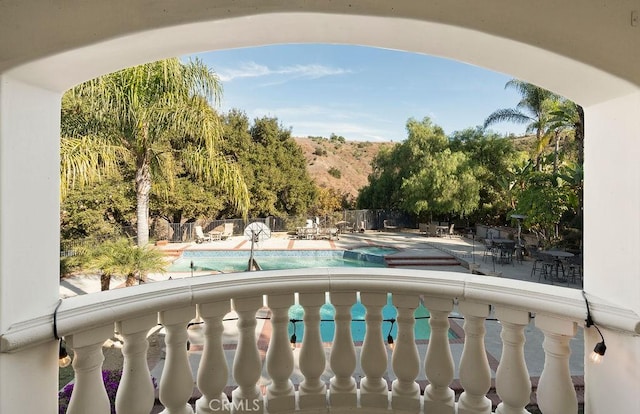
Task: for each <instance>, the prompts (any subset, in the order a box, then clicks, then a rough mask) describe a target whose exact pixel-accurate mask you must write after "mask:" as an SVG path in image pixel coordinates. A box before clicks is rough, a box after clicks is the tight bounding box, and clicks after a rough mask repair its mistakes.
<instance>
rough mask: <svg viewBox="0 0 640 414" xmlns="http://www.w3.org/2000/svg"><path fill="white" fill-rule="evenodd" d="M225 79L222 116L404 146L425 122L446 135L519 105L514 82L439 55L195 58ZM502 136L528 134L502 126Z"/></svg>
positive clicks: (273, 50)
mask: <svg viewBox="0 0 640 414" xmlns="http://www.w3.org/2000/svg"><path fill="white" fill-rule="evenodd" d="M192 56H198V57H199V58H201V59H202V60H203V61H204V62H205V63H206V64H207V65H208V66H210V67H211V68H212V69H213V70H214V71H215V72H216V73H217V74H218V75H219V77H220V79H221V81H222V84H223V87H224V95H223V97H222V103H221V107H220V110H221V111H223V112H227V111H228V110H229V109H232V108H238V109H241V110H243V111H244V112H245V113H246V114H247V115H248V117H249V119H251V120H253V119H254V118H257V117H262V116H271V117H277V118H278V120H279V121H280V123H281V124H282V125H283V126H284V127H285V128H291V130H292V135H293V136H296V137H306V136H308V135H312V136H324V137H329V135H330V134H331V133H335V134H337V135H342V136H344V137H345V138H346V139H347V140H366V141H402V140H403V139H405V138H406V130H405V125H406V121H407V119H409V118H411V117H413V118H416V119H422V118H424V117H425V116H428V117H430V118H431V120H432V121H433V122H434V123H436V124H437V125H439V126H441V127H442V128H443V129H444V130H445V132H446V133H447V134H450V133H451V132H453V131H458V130H462V129H465V128H468V127H475V126H477V125H481V124H482V123H483V122H484V119H485V118H486V117H487V116H488V115H489V114H490V113H491V112H493V111H494V110H496V109H499V108H512V107H515V105H516V104H517V103H518V101H519V98H520V97H519V95H518V94H517V93H516V92H514V91H513V90H510V89H508V90H505V89H504V85H505V83H506V82H507V81H508V80H509V79H511V76H508V75H504V74H500V73H497V72H493V71H489V70H485V69H482V68H479V67H476V66H471V65H468V64H465V63H461V62H456V61H452V60H447V59H442V58H437V57H434V56H427V55H419V54H415V53H407V52H400V51H394V50H387V49H376V48H368V47H360V46H344V45H324V44H323V45H320V44H304V45H298V44H295V45H292V44H289V45H279V46H263V47H254V48H242V49H230V50H223V51H215V52H204V53H199V54H197V55H192ZM184 58H188V57H184ZM491 129H492V130H493V131H496V132H499V133H511V132H513V133H515V134H521V133H523V132H524V127H523V126H522V125H516V124H510V123H501V124H496V125H495V126H493V127H492V128H491Z"/></svg>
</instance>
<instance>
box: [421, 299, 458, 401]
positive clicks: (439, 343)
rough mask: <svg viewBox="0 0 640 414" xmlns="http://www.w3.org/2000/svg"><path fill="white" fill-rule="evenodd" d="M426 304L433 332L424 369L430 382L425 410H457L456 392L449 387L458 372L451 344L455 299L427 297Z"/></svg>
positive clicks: (426, 389) (425, 398)
mask: <svg viewBox="0 0 640 414" xmlns="http://www.w3.org/2000/svg"><path fill="white" fill-rule="evenodd" d="M424 305H425V306H426V307H427V309H429V314H430V315H431V317H430V318H429V326H431V336H430V338H429V345H428V347H427V354H426V356H425V362H424V371H425V374H426V376H427V379H428V380H429V383H430V384H429V385H427V387H426V388H425V390H424V411H425V412H427V413H434V414H453V413H454V412H455V404H456V403H455V393H454V392H453V390H452V389H451V388H450V387H449V384H451V381H453V375H454V367H453V357H452V356H451V348H450V347H449V313H451V311H452V310H453V299H440V298H432V297H425V298H424Z"/></svg>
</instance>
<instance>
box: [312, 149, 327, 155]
mask: <svg viewBox="0 0 640 414" xmlns="http://www.w3.org/2000/svg"><path fill="white" fill-rule="evenodd" d="M313 154H314V155H318V156H320V157H322V156H323V155H327V150H326V149H324V148H322V147H316V150H315V151H313Z"/></svg>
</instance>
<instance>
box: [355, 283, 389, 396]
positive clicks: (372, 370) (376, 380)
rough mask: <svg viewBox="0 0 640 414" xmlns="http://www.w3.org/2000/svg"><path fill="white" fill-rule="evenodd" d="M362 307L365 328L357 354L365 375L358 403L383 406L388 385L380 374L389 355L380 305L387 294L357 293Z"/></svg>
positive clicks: (387, 394) (385, 301) (384, 370)
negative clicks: (364, 311)
mask: <svg viewBox="0 0 640 414" xmlns="http://www.w3.org/2000/svg"><path fill="white" fill-rule="evenodd" d="M360 302H361V303H362V304H363V305H364V306H365V308H366V310H367V313H366V315H365V320H366V325H367V326H366V331H365V334H364V343H363V344H362V352H361V353H360V365H361V366H362V370H363V371H364V373H365V377H364V378H362V380H361V381H360V404H361V405H362V407H363V408H386V407H388V405H389V385H388V384H387V381H386V380H385V379H384V378H383V377H382V376H383V375H384V373H385V372H386V371H387V363H388V360H389V356H388V355H387V349H386V347H385V345H384V339H385V338H384V337H383V336H382V308H383V307H384V306H385V305H386V304H387V294H386V293H369V292H361V293H360Z"/></svg>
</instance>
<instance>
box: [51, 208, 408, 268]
mask: <svg viewBox="0 0 640 414" xmlns="http://www.w3.org/2000/svg"><path fill="white" fill-rule="evenodd" d="M307 220H313V221H318V222H319V223H320V225H321V226H323V227H329V226H334V225H335V224H336V223H338V222H340V221H342V222H344V223H345V224H346V225H347V226H349V227H351V228H353V229H357V230H360V229H364V230H382V229H383V227H384V221H385V220H394V222H395V224H396V225H397V226H398V227H404V228H417V224H416V222H415V219H414V218H413V217H411V216H410V215H409V214H407V213H403V212H399V211H389V210H344V211H342V212H336V213H334V214H332V215H330V216H324V217H315V216H307V215H304V216H289V217H273V216H271V217H257V218H251V219H247V220H245V219H241V218H235V219H224V220H197V221H190V222H186V223H169V222H167V221H164V220H155V221H154V222H153V223H152V225H151V227H150V230H151V234H150V235H151V237H152V238H154V239H156V240H168V241H169V242H170V243H189V242H192V241H194V240H195V239H196V232H195V226H202V230H203V231H204V232H205V233H207V232H209V231H212V230H213V229H215V228H216V227H218V226H224V224H225V223H233V235H235V236H237V235H241V234H243V232H244V229H245V227H247V225H248V224H249V223H252V222H256V221H257V222H261V223H265V224H266V225H267V226H269V228H270V229H271V231H274V232H295V231H296V228H297V227H304V226H305V224H306V223H307ZM121 230H122V232H121V233H122V234H121V235H114V236H113V237H111V238H109V239H114V240H115V239H117V238H118V237H129V238H132V239H135V229H134V228H127V229H126V231H125V230H124V229H121ZM106 240H107V238H102V239H96V238H90V239H89V238H87V239H80V240H61V242H60V257H69V256H75V255H76V254H77V253H78V251H80V250H81V249H82V248H91V247H94V246H95V245H97V244H100V243H103V242H104V241H106Z"/></svg>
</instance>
